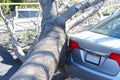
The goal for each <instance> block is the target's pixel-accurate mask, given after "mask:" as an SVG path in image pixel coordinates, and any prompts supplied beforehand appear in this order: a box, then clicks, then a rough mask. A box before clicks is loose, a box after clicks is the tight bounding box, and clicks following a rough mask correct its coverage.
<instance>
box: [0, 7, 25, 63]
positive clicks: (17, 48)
mask: <svg viewBox="0 0 120 80" xmlns="http://www.w3.org/2000/svg"><path fill="white" fill-rule="evenodd" d="M0 15H1V17H2V19H3V21H4V23H5V25H6V27H7V30H8V31H9V33H10V37H11V39H12V44H13V48H14V51H15V54H16V56H17V57H18V58H19V59H20V60H21V61H22V62H24V58H25V54H24V52H23V50H22V48H21V47H20V46H19V45H18V43H17V40H16V38H15V35H14V33H13V31H12V30H11V29H10V27H9V26H8V21H7V20H6V18H5V17H4V15H3V13H2V10H1V5H0Z"/></svg>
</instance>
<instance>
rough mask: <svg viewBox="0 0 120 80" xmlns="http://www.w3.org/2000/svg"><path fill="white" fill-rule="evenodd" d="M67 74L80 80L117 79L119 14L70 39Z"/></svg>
mask: <svg viewBox="0 0 120 80" xmlns="http://www.w3.org/2000/svg"><path fill="white" fill-rule="evenodd" d="M66 71H67V74H69V75H72V76H74V77H77V78H80V79H82V80H120V12H117V13H115V14H113V15H112V16H110V17H108V18H107V19H105V20H103V21H101V22H99V23H98V24H97V25H95V26H94V27H93V28H92V29H90V30H88V31H83V32H81V33H79V34H76V35H74V36H70V39H69V52H68V53H67V67H66Z"/></svg>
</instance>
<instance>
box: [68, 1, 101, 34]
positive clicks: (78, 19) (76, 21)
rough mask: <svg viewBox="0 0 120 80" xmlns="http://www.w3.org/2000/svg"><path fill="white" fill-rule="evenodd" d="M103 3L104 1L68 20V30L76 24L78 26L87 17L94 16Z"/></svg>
mask: <svg viewBox="0 0 120 80" xmlns="http://www.w3.org/2000/svg"><path fill="white" fill-rule="evenodd" d="M102 5H103V2H101V3H99V4H97V5H95V6H93V7H92V8H91V9H90V10H89V11H86V12H84V13H83V14H81V15H79V16H77V17H76V18H74V19H73V20H70V21H68V23H67V24H66V27H67V28H68V30H66V31H67V32H68V31H69V29H72V28H73V27H74V26H77V25H78V24H79V23H80V22H82V21H84V20H85V19H86V18H88V17H90V16H92V15H93V14H94V13H95V12H97V11H98V10H99V9H100V8H101V6H102Z"/></svg>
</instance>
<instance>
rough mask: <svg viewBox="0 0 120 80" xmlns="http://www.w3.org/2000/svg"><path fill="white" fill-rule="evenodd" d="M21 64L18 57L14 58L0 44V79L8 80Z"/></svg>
mask: <svg viewBox="0 0 120 80" xmlns="http://www.w3.org/2000/svg"><path fill="white" fill-rule="evenodd" d="M21 64H22V63H21V61H20V60H19V59H14V58H13V56H12V55H11V54H10V52H8V51H7V50H6V49H5V48H3V47H2V46H0V80H9V78H10V77H11V76H12V75H13V74H14V73H15V72H16V71H17V70H18V68H19V67H20V65H21Z"/></svg>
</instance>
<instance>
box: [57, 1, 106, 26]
mask: <svg viewBox="0 0 120 80" xmlns="http://www.w3.org/2000/svg"><path fill="white" fill-rule="evenodd" d="M102 1H104V0H92V1H91V2H89V1H85V2H79V3H76V4H75V5H73V6H72V7H70V8H69V9H68V10H67V11H66V12H64V13H63V14H61V15H60V16H58V17H57V18H59V19H56V20H57V23H58V24H63V23H65V22H66V21H67V20H68V19H70V18H71V17H72V16H73V15H74V14H75V13H76V12H77V11H79V10H83V9H86V8H88V7H91V6H93V5H96V4H98V3H99V2H102Z"/></svg>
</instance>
